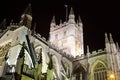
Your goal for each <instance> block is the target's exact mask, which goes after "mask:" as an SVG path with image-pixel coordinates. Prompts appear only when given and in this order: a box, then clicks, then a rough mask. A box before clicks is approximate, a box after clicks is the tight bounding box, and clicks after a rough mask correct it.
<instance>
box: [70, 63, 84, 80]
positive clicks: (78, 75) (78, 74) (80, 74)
mask: <svg viewBox="0 0 120 80" xmlns="http://www.w3.org/2000/svg"><path fill="white" fill-rule="evenodd" d="M72 75H73V76H72V77H73V79H75V80H86V68H85V66H83V65H82V64H80V63H79V64H77V65H76V66H75V67H74V68H73V72H72Z"/></svg>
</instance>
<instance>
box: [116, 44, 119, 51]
mask: <svg viewBox="0 0 120 80" xmlns="http://www.w3.org/2000/svg"><path fill="white" fill-rule="evenodd" d="M116 48H117V50H118V51H119V49H120V47H119V44H118V42H116Z"/></svg>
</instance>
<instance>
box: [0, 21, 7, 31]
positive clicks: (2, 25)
mask: <svg viewBox="0 0 120 80" xmlns="http://www.w3.org/2000/svg"><path fill="white" fill-rule="evenodd" d="M0 28H1V29H5V28H6V19H4V20H3V21H2V23H1V24H0Z"/></svg>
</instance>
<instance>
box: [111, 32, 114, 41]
mask: <svg viewBox="0 0 120 80" xmlns="http://www.w3.org/2000/svg"><path fill="white" fill-rule="evenodd" d="M110 43H114V41H113V38H112V34H111V33H110Z"/></svg>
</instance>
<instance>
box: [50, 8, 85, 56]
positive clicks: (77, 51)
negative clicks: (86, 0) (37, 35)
mask: <svg viewBox="0 0 120 80" xmlns="http://www.w3.org/2000/svg"><path fill="white" fill-rule="evenodd" d="M49 35H50V37H49V41H50V42H51V43H52V44H54V45H55V46H56V47H58V48H59V49H60V50H62V51H63V52H65V53H66V54H68V55H71V56H73V57H76V56H81V55H82V54H84V49H83V45H84V44H83V24H82V22H81V19H80V16H79V18H78V22H77V23H76V22H75V15H74V11H73V8H71V10H70V13H69V18H68V21H66V22H64V23H62V22H61V21H60V24H59V25H57V24H56V22H55V17H53V19H52V21H51V24H50V33H49Z"/></svg>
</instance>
